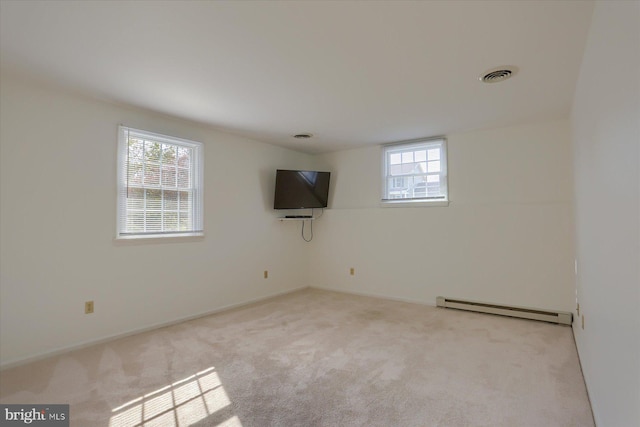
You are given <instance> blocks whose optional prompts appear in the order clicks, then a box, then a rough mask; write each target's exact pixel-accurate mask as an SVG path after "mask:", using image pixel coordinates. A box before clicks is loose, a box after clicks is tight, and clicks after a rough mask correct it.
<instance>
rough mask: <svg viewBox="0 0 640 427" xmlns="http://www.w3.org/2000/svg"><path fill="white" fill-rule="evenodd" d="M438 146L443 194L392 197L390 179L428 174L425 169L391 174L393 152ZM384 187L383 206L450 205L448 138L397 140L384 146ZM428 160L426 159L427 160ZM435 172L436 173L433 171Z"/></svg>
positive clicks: (382, 193)
mask: <svg viewBox="0 0 640 427" xmlns="http://www.w3.org/2000/svg"><path fill="white" fill-rule="evenodd" d="M435 146H437V147H438V148H439V149H440V171H439V172H438V173H437V175H438V176H439V177H440V185H441V188H442V187H444V189H443V190H442V193H443V195H442V196H439V197H418V198H413V197H406V198H392V197H390V195H389V189H388V187H387V186H388V183H389V179H396V178H399V177H401V176H403V177H411V176H418V175H428V173H427V172H426V171H425V172H424V173H423V174H406V175H390V174H389V166H390V165H389V158H390V155H391V154H392V152H394V151H396V152H397V151H400V150H407V151H409V150H412V149H413V150H417V149H419V148H422V147H424V148H425V149H429V147H435ZM381 157H382V187H381V201H380V206H382V207H419V206H449V182H448V164H447V162H448V156H447V139H446V137H443V136H442V137H433V138H421V139H414V140H410V141H402V142H396V143H393V144H387V145H383V146H382V156H381ZM425 161H426V160H425ZM433 174H435V173H433Z"/></svg>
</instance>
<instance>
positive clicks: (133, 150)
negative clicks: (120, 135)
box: [128, 138, 144, 161]
mask: <svg viewBox="0 0 640 427" xmlns="http://www.w3.org/2000/svg"><path fill="white" fill-rule="evenodd" d="M143 154H144V141H143V140H141V139H136V138H129V153H128V156H129V161H131V160H138V161H142V159H143V158H144V155H143Z"/></svg>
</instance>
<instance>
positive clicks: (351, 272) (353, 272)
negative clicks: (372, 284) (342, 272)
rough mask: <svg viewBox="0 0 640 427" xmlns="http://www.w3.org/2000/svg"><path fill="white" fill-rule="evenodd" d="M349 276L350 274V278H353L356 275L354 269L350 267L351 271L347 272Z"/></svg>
mask: <svg viewBox="0 0 640 427" xmlns="http://www.w3.org/2000/svg"><path fill="white" fill-rule="evenodd" d="M349 274H351V275H352V276H355V274H356V269H355V268H353V267H351V269H350V270H349Z"/></svg>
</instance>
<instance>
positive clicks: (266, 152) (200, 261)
mask: <svg viewBox="0 0 640 427" xmlns="http://www.w3.org/2000/svg"><path fill="white" fill-rule="evenodd" d="M1 85H2V86H1V88H0V89H1V90H0V94H1V104H0V114H1V115H0V122H1V124H2V126H1V133H0V143H1V145H0V149H1V168H0V169H1V176H0V182H1V201H0V232H1V245H0V248H1V252H0V254H1V258H0V259H1V280H2V282H1V285H0V342H1V345H0V351H1V354H0V360H1V363H2V364H3V365H5V366H6V365H7V364H10V363H12V362H15V361H18V360H22V359H25V358H29V357H33V356H37V355H39V354H42V353H46V352H51V351H55V350H57V349H61V348H68V347H72V346H75V345H78V344H81V343H84V342H90V341H94V340H97V339H101V338H105V337H108V336H112V335H117V334H122V333H125V332H128V331H133V330H139V329H141V328H146V327H149V326H152V325H156V324H162V323H165V322H169V321H173V320H176V319H180V318H184V317H188V316H193V315H196V314H198V313H203V312H208V311H211V310H215V309H218V308H221V307H225V306H228V305H231V304H236V303H241V302H246V301H250V300H252V299H256V298H260V297H264V296H267V295H271V294H276V293H278V292H282V291H286V290H291V289H294V288H297V287H303V286H306V285H307V256H306V253H305V252H304V249H305V248H304V245H305V243H304V242H303V241H302V240H301V239H300V237H299V230H298V229H297V228H296V227H295V225H294V224H288V223H287V224H284V223H281V222H280V221H277V220H276V219H275V217H276V214H275V213H274V211H273V209H272V206H273V205H272V203H273V199H272V195H273V183H274V179H275V178H274V177H275V169H276V168H278V167H280V168H303V167H308V165H309V162H310V157H309V156H307V155H304V154H300V153H296V152H293V151H289V150H286V149H282V148H277V147H274V146H270V145H266V144H262V143H257V142H253V141H250V140H247V139H243V138H239V137H235V136H232V135H229V134H226V133H222V132H217V131H214V130H211V129H209V128H205V127H201V126H198V125H195V124H193V123H190V122H185V121H181V120H178V119H174V118H169V117H166V116H160V115H156V114H152V113H148V112H144V111H141V110H136V109H133V108H125V107H122V106H118V105H114V104H109V103H104V102H99V101H96V100H93V99H90V98H84V97H82V96H77V95H73V94H69V93H67V92H63V91H59V90H58V89H52V88H47V87H42V86H39V85H38V84H36V83H34V82H28V81H21V80H20V79H18V78H15V77H14V76H8V75H5V74H3V75H2V79H1ZM120 123H122V124H125V125H127V126H132V127H135V128H140V129H146V130H149V131H152V132H157V133H163V134H167V135H172V136H177V137H182V138H187V139H193V140H196V141H201V142H203V143H204V144H205V233H206V236H205V237H204V238H202V239H183V240H168V239H163V240H148V241H145V242H139V241H138V242H133V241H126V242H122V241H118V242H116V241H114V236H115V227H116V217H115V213H116V187H115V184H116V139H117V126H118V124H120ZM265 269H268V270H269V272H270V276H269V279H268V280H265V279H263V270H265ZM86 300H94V301H95V314H92V315H85V314H84V311H83V310H84V301H86Z"/></svg>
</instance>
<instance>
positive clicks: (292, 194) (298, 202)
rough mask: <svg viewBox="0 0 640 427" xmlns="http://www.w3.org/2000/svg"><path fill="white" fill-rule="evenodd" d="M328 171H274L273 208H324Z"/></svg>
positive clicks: (326, 197) (327, 192) (327, 195)
mask: <svg viewBox="0 0 640 427" xmlns="http://www.w3.org/2000/svg"><path fill="white" fill-rule="evenodd" d="M329 177H330V172H319V171H299V170H282V169H278V170H277V171H276V192H275V198H274V201H273V208H274V209H308V208H326V207H327V201H328V200H329Z"/></svg>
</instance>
